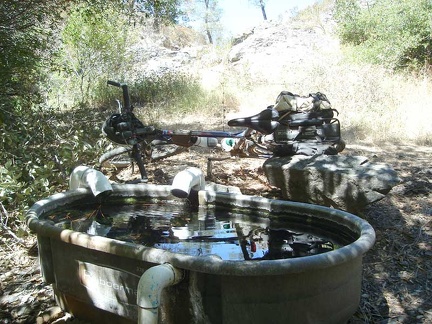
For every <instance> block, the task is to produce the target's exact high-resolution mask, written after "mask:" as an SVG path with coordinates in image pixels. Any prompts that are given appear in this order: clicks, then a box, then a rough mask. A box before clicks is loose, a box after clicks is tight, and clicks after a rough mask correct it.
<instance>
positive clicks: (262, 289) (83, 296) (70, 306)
mask: <svg viewBox="0 0 432 324" xmlns="http://www.w3.org/2000/svg"><path fill="white" fill-rule="evenodd" d="M111 197H114V198H118V197H125V198H129V197H136V198H140V197H158V198H161V199H170V200H171V199H175V198H174V197H173V196H172V195H171V193H170V186H156V185H150V184H147V185H144V184H143V185H114V186H113V193H112V195H111ZM94 202H95V198H94V196H93V195H92V194H91V192H90V190H88V189H78V190H72V191H67V192H64V193H60V194H56V195H53V196H51V197H48V198H47V199H44V200H41V201H39V202H37V203H35V204H34V205H33V206H32V207H31V208H30V210H29V211H28V213H27V224H28V226H29V228H30V229H31V230H32V231H33V232H35V233H36V234H37V238H38V247H39V253H40V264H41V270H42V275H43V277H44V280H45V281H46V282H47V283H49V284H52V286H53V288H54V292H55V297H56V300H57V302H58V304H59V305H60V306H61V307H62V308H63V309H64V310H66V311H69V312H71V313H72V314H73V315H75V316H76V317H78V318H81V319H84V320H87V321H91V322H94V323H133V322H143V320H142V318H141V311H142V309H140V308H142V307H141V306H140V307H139V306H137V298H138V296H139V294H140V292H139V291H138V290H139V288H138V286H139V282H140V279H141V278H142V276H143V274H144V273H146V272H147V271H148V270H149V269H151V268H153V267H155V266H158V265H161V264H168V265H169V266H171V267H173V269H176V270H178V271H180V272H181V273H182V277H181V278H180V280H176V282H175V283H174V284H173V285H170V284H169V285H166V287H164V289H162V290H161V291H160V292H159V294H160V300H158V302H157V303H156V305H154V306H155V308H157V309H156V311H155V312H156V317H155V319H154V321H155V323H156V322H159V323H346V322H347V321H348V320H349V319H350V318H351V317H352V315H353V314H354V313H355V311H356V310H357V308H358V305H359V301H360V295H361V278H362V257H363V254H364V253H366V252H367V251H368V250H369V249H370V248H371V247H372V246H373V244H374V241H375V232H374V230H373V228H372V227H371V226H370V225H369V224H368V223H367V222H366V221H365V220H362V219H361V218H359V217H356V216H354V215H352V214H349V213H346V212H343V211H340V210H335V209H330V208H327V207H321V206H315V205H309V204H304V203H296V202H289V201H282V200H271V199H266V198H261V197H254V196H247V195H241V194H230V193H221V192H211V191H200V192H199V202H200V204H202V205H206V204H209V205H216V206H218V205H223V206H232V207H233V208H234V207H246V208H249V209H254V210H267V211H269V212H271V213H276V214H281V215H282V214H283V213H286V212H289V214H290V215H297V216H299V215H300V216H301V217H304V221H305V223H310V224H314V223H317V224H327V225H328V226H329V227H331V228H332V227H334V228H335V229H337V231H338V232H340V234H341V235H351V236H354V237H355V239H354V240H353V242H352V243H351V244H348V245H346V246H343V247H341V248H339V249H337V250H334V251H331V252H326V253H323V254H318V255H313V256H307V257H300V258H294V259H280V260H261V261H226V260H222V259H221V258H219V257H217V256H207V257H200V256H191V255H185V254H179V253H172V252H169V251H164V250H160V249H156V248H151V247H145V246H142V245H136V244H132V243H127V242H122V241H118V240H114V239H109V238H105V237H100V236H93V235H88V234H85V233H80V232H75V231H71V230H64V229H61V228H59V227H57V226H55V225H54V224H53V222H52V221H49V220H47V219H46V216H47V215H48V214H49V213H50V211H52V210H55V209H58V208H70V207H73V206H75V205H82V204H84V203H94ZM327 225H326V226H327ZM178 281H179V282H178ZM177 282H178V283H177ZM153 312H154V310H153Z"/></svg>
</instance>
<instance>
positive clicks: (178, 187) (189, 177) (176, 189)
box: [171, 167, 205, 198]
mask: <svg viewBox="0 0 432 324" xmlns="http://www.w3.org/2000/svg"><path fill="white" fill-rule="evenodd" d="M191 189H194V190H197V191H199V190H204V189H205V178H204V174H203V172H202V171H201V170H200V169H198V168H193V167H190V168H187V169H185V170H183V171H181V172H179V173H177V175H176V176H175V177H174V180H173V183H172V185H171V193H172V194H173V195H174V196H176V197H178V198H187V197H188V196H189V194H190V191H191Z"/></svg>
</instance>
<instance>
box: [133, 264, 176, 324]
mask: <svg viewBox="0 0 432 324" xmlns="http://www.w3.org/2000/svg"><path fill="white" fill-rule="evenodd" d="M182 279H183V271H182V270H180V269H177V268H174V267H173V266H172V265H171V264H169V263H165V264H160V265H157V266H154V267H151V268H150V269H147V271H146V272H144V273H143V275H142V276H141V278H140V280H139V282H138V294H137V306H138V323H139V324H157V322H158V316H159V310H158V308H159V306H160V297H161V293H162V290H163V289H164V288H166V287H169V286H172V285H175V284H177V283H179V282H180V281H181V280H182Z"/></svg>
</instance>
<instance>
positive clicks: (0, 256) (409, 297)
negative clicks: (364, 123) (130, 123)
mask: <svg viewBox="0 0 432 324" xmlns="http://www.w3.org/2000/svg"><path fill="white" fill-rule="evenodd" d="M342 154H350V155H362V156H366V157H368V158H369V159H370V160H372V161H377V162H385V163H388V164H390V165H391V166H392V167H393V168H394V169H395V170H396V171H397V172H398V174H399V176H400V178H401V179H402V181H401V183H400V184H399V185H397V186H396V187H394V188H393V189H392V190H391V192H390V193H389V194H388V195H387V196H386V197H385V198H384V199H383V200H381V201H379V202H376V203H374V204H371V205H370V206H368V207H367V208H366V209H365V210H364V212H363V214H362V215H359V216H361V217H363V218H364V219H366V220H367V221H368V222H369V223H370V224H371V225H372V226H373V227H374V229H375V231H376V234H377V241H376V244H375V246H374V247H373V248H372V250H370V251H369V252H368V253H366V255H365V256H364V266H363V269H364V272H363V289H362V295H361V302H360V306H359V308H358V311H357V312H356V313H355V314H354V316H353V317H352V319H351V320H350V322H349V323H431V322H432V280H431V279H432V262H431V259H432V243H431V242H432V240H431V238H432V223H431V219H432V148H430V147H418V146H397V145H380V146H374V145H366V144H363V145H362V144H359V145H349V146H348V147H347V148H346V150H345V151H344V152H343V153H342ZM209 156H210V157H216V154H214V153H212V152H209V151H206V150H204V152H196V150H190V151H189V152H185V153H182V154H181V155H177V156H175V157H171V158H168V159H165V160H163V161H161V162H158V163H154V164H149V165H148V166H147V168H148V172H149V177H150V182H153V183H161V184H170V181H172V178H173V176H174V175H175V174H176V173H177V172H178V171H180V170H182V169H184V168H185V167H186V166H197V167H200V168H201V169H202V170H207V158H208V157H209ZM263 162H264V160H258V159H229V160H225V161H214V162H212V170H211V175H210V176H211V177H209V179H210V180H211V181H213V182H216V183H222V184H229V185H234V186H238V187H240V189H241V191H242V193H244V194H251V195H259V196H264V197H269V198H279V190H278V189H277V188H274V187H270V186H269V185H268V184H267V181H266V177H265V175H264V173H263V170H262V168H261V166H262V164H263ZM129 172H130V171H129V170H125V171H123V172H122V173H121V174H120V177H123V179H124V178H125V177H127V178H128V177H129V175H130V173H129ZM34 242H35V237H34V236H33V235H29V236H27V237H26V238H25V239H24V240H23V241H21V242H20V241H17V240H16V239H14V238H12V237H11V236H10V235H8V234H7V233H6V232H5V231H2V233H1V237H0V269H1V273H0V279H1V286H0V323H65V322H72V323H80V322H81V323H82V321H79V319H74V318H73V317H72V316H71V315H70V314H65V313H63V312H62V311H61V310H60V309H59V308H58V307H57V306H56V305H55V302H54V300H53V297H52V289H51V287H49V286H46V285H45V284H44V283H43V282H42V279H41V274H40V270H39V265H38V259H37V251H35V249H34V248H32V246H33V244H34Z"/></svg>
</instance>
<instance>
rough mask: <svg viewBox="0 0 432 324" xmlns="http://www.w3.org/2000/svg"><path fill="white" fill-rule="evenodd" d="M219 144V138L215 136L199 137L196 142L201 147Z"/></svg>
mask: <svg viewBox="0 0 432 324" xmlns="http://www.w3.org/2000/svg"><path fill="white" fill-rule="evenodd" d="M217 144H218V140H217V138H214V137H197V140H196V142H195V143H194V145H195V146H201V147H216V146H217Z"/></svg>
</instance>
